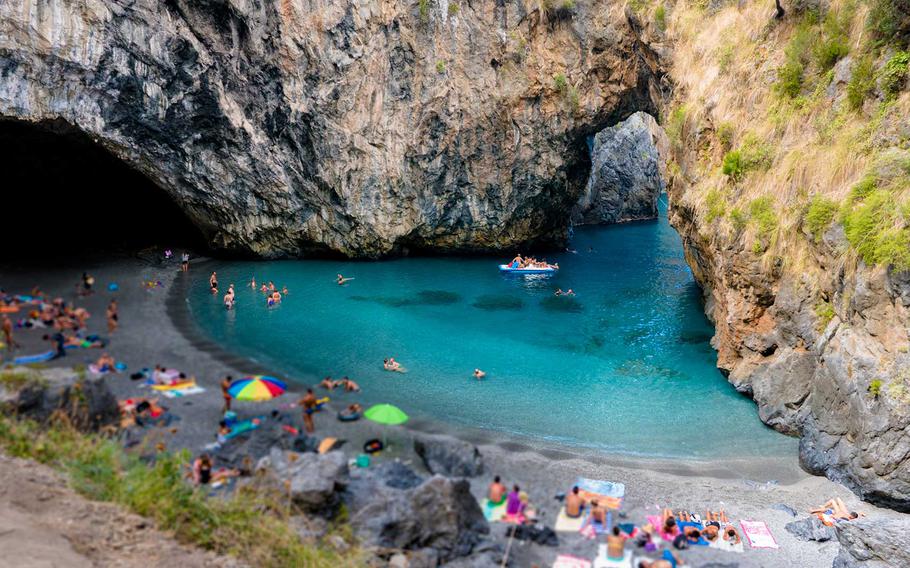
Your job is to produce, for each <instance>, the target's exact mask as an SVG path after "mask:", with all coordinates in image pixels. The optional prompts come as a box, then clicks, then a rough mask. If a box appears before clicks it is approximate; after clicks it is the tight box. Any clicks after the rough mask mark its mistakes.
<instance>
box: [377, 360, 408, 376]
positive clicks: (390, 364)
mask: <svg viewBox="0 0 910 568" xmlns="http://www.w3.org/2000/svg"><path fill="white" fill-rule="evenodd" d="M382 368H383V369H385V370H386V371H395V372H397V373H404V372H405V369H404V367H402V366H401V363H399V362H398V361H396V360H395V358H394V357H389V358H388V359H383V360H382Z"/></svg>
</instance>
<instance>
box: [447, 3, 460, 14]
mask: <svg viewBox="0 0 910 568" xmlns="http://www.w3.org/2000/svg"><path fill="white" fill-rule="evenodd" d="M458 10H459V8H458V4H456V3H455V2H452V3H451V4H449V15H450V16H455V15H457V14H458Z"/></svg>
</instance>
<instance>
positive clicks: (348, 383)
mask: <svg viewBox="0 0 910 568" xmlns="http://www.w3.org/2000/svg"><path fill="white" fill-rule="evenodd" d="M338 383H339V384H340V385H341V386H343V387H344V392H360V385H358V384H357V383H355V382H354V381H352V380H351V379H349V378H347V377H342V378H341V380H340V381H338Z"/></svg>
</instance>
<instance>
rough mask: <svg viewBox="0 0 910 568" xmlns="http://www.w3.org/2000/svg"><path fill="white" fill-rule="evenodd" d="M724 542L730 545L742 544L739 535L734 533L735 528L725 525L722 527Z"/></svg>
mask: <svg viewBox="0 0 910 568" xmlns="http://www.w3.org/2000/svg"><path fill="white" fill-rule="evenodd" d="M724 540H725V541H727V542H729V543H730V544H739V543H740V542H742V539H741V538H739V533H738V532H737V531H736V527H734V526H733V525H727V526H725V527H724Z"/></svg>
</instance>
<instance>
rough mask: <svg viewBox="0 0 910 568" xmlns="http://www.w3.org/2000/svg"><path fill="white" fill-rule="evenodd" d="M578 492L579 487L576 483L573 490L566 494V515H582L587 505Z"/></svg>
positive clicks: (571, 516)
mask: <svg viewBox="0 0 910 568" xmlns="http://www.w3.org/2000/svg"><path fill="white" fill-rule="evenodd" d="M578 492H579V489H578V486H577V485H576V486H575V487H573V488H572V492H571V493H569V494H568V495H567V496H566V516H567V517H570V518H573V519H577V518H578V517H580V516H581V512H582V510H583V509H584V507H585V500H584V499H582V498H581V495H579V494H578Z"/></svg>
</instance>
